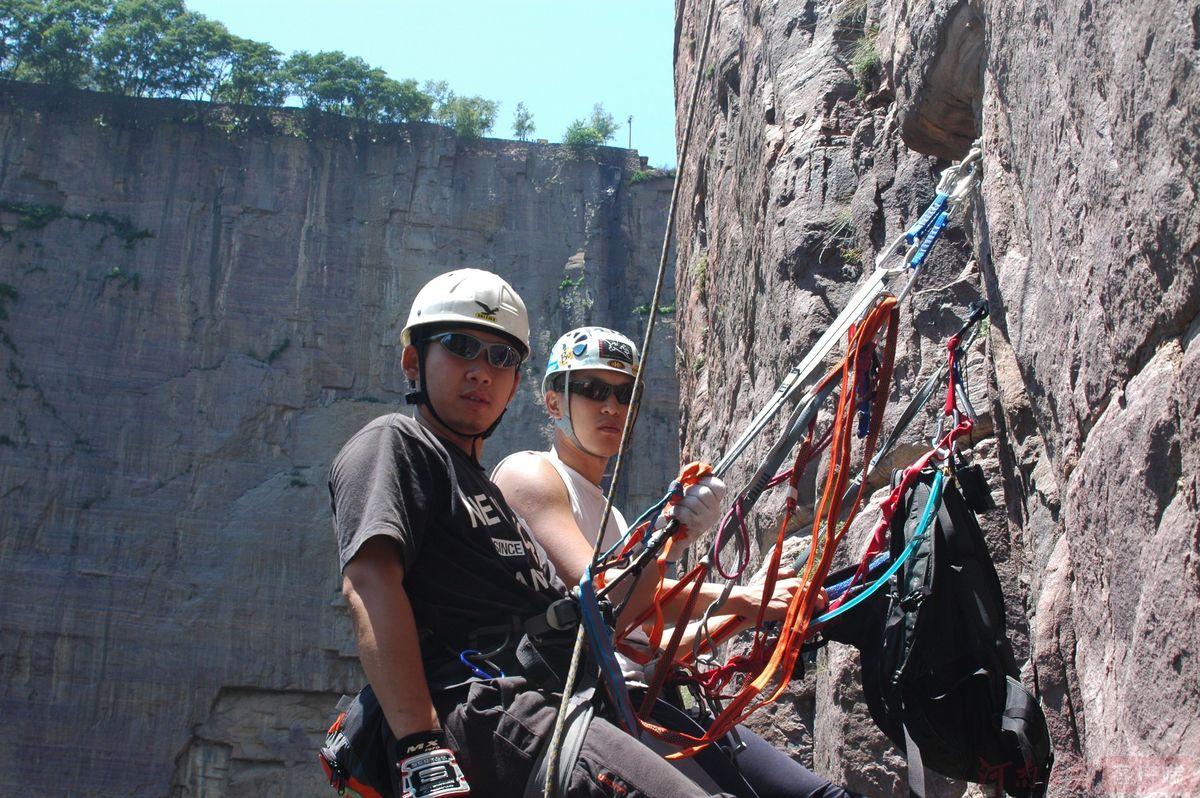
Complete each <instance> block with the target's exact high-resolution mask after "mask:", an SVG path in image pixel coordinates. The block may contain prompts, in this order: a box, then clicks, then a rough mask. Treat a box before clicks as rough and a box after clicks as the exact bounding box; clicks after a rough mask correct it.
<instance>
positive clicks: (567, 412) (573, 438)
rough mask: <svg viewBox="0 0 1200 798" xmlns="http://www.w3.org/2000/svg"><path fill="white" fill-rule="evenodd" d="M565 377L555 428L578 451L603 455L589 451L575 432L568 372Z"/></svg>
mask: <svg viewBox="0 0 1200 798" xmlns="http://www.w3.org/2000/svg"><path fill="white" fill-rule="evenodd" d="M565 377H566V379H564V380H563V391H562V396H563V400H562V408H561V409H562V415H561V416H559V417H558V418H556V419H554V426H555V428H556V429H558V430H560V431H561V432H562V434H563V435H566V436H567V440H569V441H570V442H571V443H573V444H574V445H575V446H576V447H578V449H579V451H581V452H583V453H584V454H587V455H591V456H592V457H604V455H600V454H596V453H595V452H593V451H590V450H589V449H588V448H587V447H586V446H584V445H583V441H581V440H579V437H578V436H577V435H576V434H575V422H573V421H571V375H570V374H569V373H568V374H566V375H565ZM606 459H607V458H606Z"/></svg>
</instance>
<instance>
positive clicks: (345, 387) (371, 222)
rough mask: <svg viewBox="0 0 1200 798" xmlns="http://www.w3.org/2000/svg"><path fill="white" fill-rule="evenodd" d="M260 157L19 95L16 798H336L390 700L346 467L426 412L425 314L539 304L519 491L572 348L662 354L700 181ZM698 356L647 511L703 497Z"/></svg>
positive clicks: (279, 144) (394, 151)
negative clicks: (367, 678)
mask: <svg viewBox="0 0 1200 798" xmlns="http://www.w3.org/2000/svg"><path fill="white" fill-rule="evenodd" d="M250 128H252V129H246V126H245V125H244V124H243V125H238V124H233V120H232V119H230V118H218V117H216V116H212V115H208V112H207V111H206V109H205V108H204V107H203V106H196V105H190V104H184V103H170V102H152V101H126V100H120V99H116V98H108V97H103V96H99V95H92V94H86V93H71V94H69V95H53V96H52V95H46V94H44V93H43V92H42V91H40V90H38V89H36V88H31V87H27V86H20V85H13V84H8V85H2V86H0V372H2V376H0V605H2V606H3V607H4V614H3V619H2V620H0V717H3V719H4V722H3V724H0V793H3V794H5V795H15V794H18V793H19V792H24V791H28V790H31V789H37V790H43V791H46V792H48V793H50V794H56V795H90V796H106V795H107V796H125V795H134V794H136V795H167V794H172V795H176V794H177V795H229V796H233V795H287V796H294V795H325V794H327V792H328V787H327V786H326V785H324V784H322V779H321V777H320V773H319V769H318V768H317V766H316V763H315V759H314V756H315V751H316V749H317V747H318V744H319V741H322V740H323V735H324V729H325V728H326V727H327V726H328V723H329V721H330V718H331V712H332V708H333V705H334V703H335V702H336V700H337V698H338V696H339V695H340V694H341V693H342V692H353V691H355V690H357V689H358V687H359V686H360V685H361V681H362V677H361V674H360V671H359V668H358V665H357V658H356V653H355V648H354V644H353V641H352V639H351V635H350V629H349V623H348V619H347V617H346V614H345V610H344V608H343V606H342V603H341V598H340V579H339V575H338V572H337V566H336V550H335V546H334V541H333V535H332V532H331V530H330V521H329V513H328V509H327V507H328V498H327V496H328V493H327V490H326V487H325V478H326V468H327V465H328V463H329V461H330V460H331V459H332V457H333V455H334V454H336V452H337V450H338V448H339V447H340V446H341V444H342V443H343V442H344V440H345V439H346V438H347V437H348V436H349V435H350V434H351V433H352V432H353V431H354V430H355V429H356V428H358V427H359V426H360V425H361V424H363V423H365V422H366V421H367V420H368V419H370V418H373V417H375V416H377V415H380V414H383V413H385V412H390V411H392V410H394V409H396V408H397V407H398V406H399V405H400V403H401V401H402V397H403V393H404V390H405V387H406V386H405V380H404V378H403V374H402V373H401V371H400V367H399V347H398V344H399V336H400V329H401V327H402V326H403V320H404V318H405V316H406V314H407V308H408V305H409V303H410V301H411V299H412V296H413V295H414V294H415V292H416V290H417V289H418V288H419V287H420V286H421V285H422V284H423V283H424V282H425V281H426V280H427V279H428V278H430V277H432V276H433V275H435V274H437V273H440V272H442V271H445V270H447V269H449V268H452V267H456V266H460V265H469V266H481V267H484V268H489V269H492V270H494V271H497V272H499V273H501V274H503V275H505V276H506V277H508V279H509V280H510V281H511V282H512V283H513V285H514V286H515V287H516V288H517V290H518V291H519V292H520V293H521V294H522V295H523V296H524V298H525V299H526V301H527V303H528V305H529V309H530V312H531V317H532V327H533V330H534V331H535V340H534V353H535V355H534V361H533V362H532V363H531V365H530V366H529V367H527V369H526V370H525V375H524V376H525V379H524V380H523V383H522V387H521V389H520V394H519V396H518V398H517V399H516V400H515V401H514V405H513V407H512V409H511V410H510V411H509V413H508V416H507V417H506V419H505V422H504V424H503V425H502V426H501V428H500V430H499V431H498V432H497V434H496V435H495V437H494V438H493V439H492V440H491V441H489V443H488V446H487V451H486V455H487V458H488V459H489V460H491V461H493V462H494V460H495V459H497V457H498V456H500V455H502V454H504V453H506V452H508V451H512V450H514V449H517V448H532V447H540V446H542V445H544V443H545V441H546V438H545V436H544V432H543V431H544V426H545V425H544V424H543V422H542V411H541V410H540V409H539V407H538V406H537V405H536V400H535V396H534V387H535V386H536V385H537V384H538V383H539V381H540V376H541V369H542V365H543V363H544V358H545V356H546V353H547V350H548V345H549V342H550V341H552V340H553V338H554V337H556V336H557V335H558V334H559V333H560V332H562V331H564V330H565V329H567V328H568V327H569V326H572V325H578V324H583V323H596V324H606V325H610V326H614V327H616V328H618V329H623V330H626V331H629V332H630V333H631V334H634V335H636V336H637V337H638V338H639V339H640V336H641V334H642V332H643V325H644V323H645V316H644V315H641V314H639V313H637V312H635V308H637V307H638V306H640V305H645V304H646V303H648V302H649V301H650V297H651V293H652V290H653V278H654V272H655V270H656V268H657V265H658V261H659V251H660V247H661V241H662V235H663V231H664V228H665V222H666V208H667V203H668V201H669V198H670V191H671V181H670V180H669V179H662V178H660V179H655V180H650V181H647V182H643V183H639V184H636V185H631V184H630V181H629V177H630V175H631V173H632V172H633V171H634V170H635V169H637V168H638V167H639V166H640V163H639V161H638V158H637V156H636V153H631V152H628V151H624V150H615V149H607V148H605V149H600V150H597V151H596V152H595V153H594V154H593V155H591V156H589V157H586V158H582V159H575V158H570V157H567V155H566V154H565V153H564V152H563V151H562V150H561V149H560V148H558V147H556V146H539V145H531V144H518V143H512V142H502V141H490V140H484V141H478V142H473V143H470V144H463V143H461V142H458V141H456V140H455V138H454V136H453V134H452V133H451V132H449V131H447V130H446V129H443V128H438V127H434V126H422V125H414V126H405V127H393V128H382V129H372V130H369V131H363V130H360V129H358V128H357V127H355V126H354V125H352V124H350V123H348V122H345V121H338V120H329V119H325V120H306V119H304V118H303V117H295V116H287V115H284V116H282V117H278V118H276V119H275V120H274V121H273V122H270V123H266V122H258V123H254V124H252V125H250ZM670 282H671V280H670V278H668V284H669V283H670ZM671 301H672V300H671V299H670V297H668V298H667V299H666V302H667V303H668V304H670V303H671ZM671 327H672V325H671V323H670V319H669V317H668V320H667V324H666V328H665V329H664V330H662V331H660V333H659V335H658V336H656V348H655V350H654V351H653V352H652V353H651V355H650V359H649V360H650V366H651V371H650V375H651V383H650V385H649V390H648V397H649V402H648V404H647V405H646V406H645V407H644V409H643V412H642V418H641V421H640V423H639V431H638V436H637V442H638V444H639V445H638V452H639V453H638V456H637V457H636V458H634V460H633V462H632V463H630V465H629V471H628V472H627V477H628V480H627V482H626V485H627V489H626V490H625V492H624V496H623V498H622V504H623V505H624V506H628V507H634V506H638V505H644V504H645V503H646V502H647V501H648V499H649V498H650V497H651V496H655V497H657V496H658V495H660V493H661V490H662V488H663V485H664V484H665V482H666V481H667V480H669V478H670V477H671V476H672V475H673V474H674V473H675V471H676V470H677V468H678V461H677V448H676V447H677V431H676V430H677V425H678V422H677V418H676V416H677V413H676V396H677V389H676V387H675V384H674V379H675V377H674V373H673V369H672V368H671V364H672V363H673V361H674V346H675V344H674V336H673V330H672V329H671Z"/></svg>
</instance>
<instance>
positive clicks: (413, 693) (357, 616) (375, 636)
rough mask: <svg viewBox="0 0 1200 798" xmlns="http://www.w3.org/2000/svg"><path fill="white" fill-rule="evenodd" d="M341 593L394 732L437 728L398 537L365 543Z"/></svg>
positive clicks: (344, 577)
mask: <svg viewBox="0 0 1200 798" xmlns="http://www.w3.org/2000/svg"><path fill="white" fill-rule="evenodd" d="M342 594H343V595H345V597H346V601H347V603H348V604H349V605H350V617H351V618H352V619H353V621H354V631H355V634H356V636H357V638H358V655H359V659H360V660H361V661H362V666H363V670H364V671H365V672H366V675H367V680H368V681H369V682H370V683H371V687H372V689H373V690H374V691H375V695H376V697H377V698H378V699H379V705H380V706H381V707H382V708H383V714H384V717H385V718H387V722H388V726H389V727H390V728H391V730H392V734H393V735H394V736H395V737H397V738H401V737H404V736H406V735H409V734H412V733H414V732H419V731H427V730H429V729H436V728H438V719H437V715H436V714H435V712H434V710H433V701H432V700H431V699H430V696H429V687H428V685H427V683H426V681H425V667H424V665H423V664H422V662H421V647H420V642H419V639H418V636H417V624H416V621H415V620H414V619H413V613H412V605H411V604H409V601H408V594H407V593H406V592H405V591H404V568H403V566H402V565H401V564H400V558H399V557H397V556H396V548H395V543H394V541H392V540H390V539H388V538H386V537H382V536H376V537H373V538H371V539H369V540H368V541H367V542H366V543H364V544H363V545H362V548H360V549H359V550H358V553H356V554H355V555H354V558H353V559H352V560H350V562H349V563H347V564H346V568H345V569H344V570H343V572H342Z"/></svg>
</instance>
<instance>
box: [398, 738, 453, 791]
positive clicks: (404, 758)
mask: <svg viewBox="0 0 1200 798" xmlns="http://www.w3.org/2000/svg"><path fill="white" fill-rule="evenodd" d="M393 746H394V747H393V748H392V750H391V751H390V754H391V760H392V762H393V763H394V766H395V768H396V773H397V775H398V777H399V778H398V782H399V784H400V798H437V796H443V795H466V794H468V793H470V792H471V786H470V785H469V784H467V779H466V777H465V776H464V775H463V772H462V768H460V767H459V766H458V760H457V759H455V758H454V752H453V751H451V750H450V749H449V748H447V747H446V737H445V735H444V734H442V732H440V731H438V730H436V729H435V730H431V731H424V732H417V733H416V734H410V735H408V736H407V737H405V738H404V739H402V740H397V741H395V743H394V744H393Z"/></svg>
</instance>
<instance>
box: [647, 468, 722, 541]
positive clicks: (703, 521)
mask: <svg viewBox="0 0 1200 798" xmlns="http://www.w3.org/2000/svg"><path fill="white" fill-rule="evenodd" d="M724 501H725V483H724V482H722V481H721V478H720V477H714V476H712V475H709V476H706V477H703V478H702V479H701V480H700V481H699V482H696V483H695V484H693V485H688V486H687V487H686V488H684V489H683V495H682V496H681V497H680V499H679V501H678V502H677V503H676V504H670V505H667V507H666V509H665V510H663V512H662V514H661V515H659V517H658V520H657V521H656V522H655V524H654V526H655V528H656V529H661V528H662V527H664V526H666V525H667V524H668V523H669V522H670V521H671V519H675V520H676V521H678V522H679V524H680V526H685V527H687V531H688V535H687V536H686V537H684V538H682V539H677V540H676V544H675V546H674V547H673V549H672V552H673V553H679V554H682V553H683V549H684V545H685V544H686V541H688V540H689V539H694V536H695V535H698V534H700V533H702V532H704V531H706V530H707V529H709V528H710V527H712V526H713V525H714V524H716V523H717V521H720V520H721V504H722V502H724Z"/></svg>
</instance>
